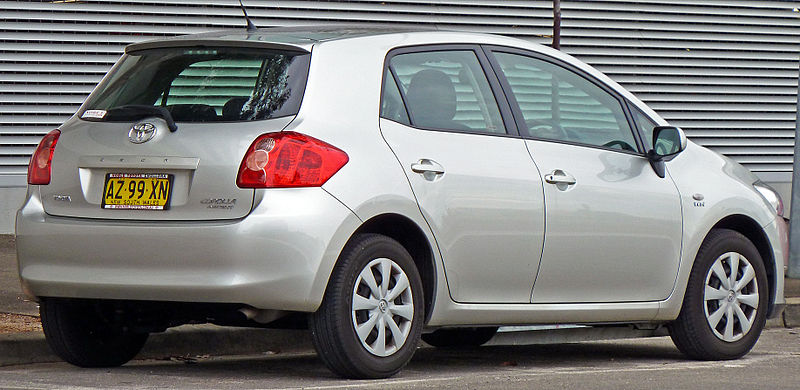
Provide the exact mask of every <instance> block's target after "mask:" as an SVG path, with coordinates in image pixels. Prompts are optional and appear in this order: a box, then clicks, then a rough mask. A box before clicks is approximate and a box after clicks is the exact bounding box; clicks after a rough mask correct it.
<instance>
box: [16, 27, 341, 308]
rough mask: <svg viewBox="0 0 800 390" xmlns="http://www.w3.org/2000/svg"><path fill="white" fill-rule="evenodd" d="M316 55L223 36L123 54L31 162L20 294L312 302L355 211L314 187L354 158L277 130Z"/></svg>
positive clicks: (294, 105) (20, 244) (298, 98)
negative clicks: (320, 274) (325, 263)
mask: <svg viewBox="0 0 800 390" xmlns="http://www.w3.org/2000/svg"><path fill="white" fill-rule="evenodd" d="M310 56H311V54H310V45H309V46H303V45H295V46H292V45H287V44H269V43H263V42H257V43H253V42H247V41H231V40H219V39H216V40H215V39H205V40H185V41H163V42H161V43H148V44H139V45H133V46H131V47H129V48H128V50H127V52H126V55H125V56H123V58H122V59H121V60H120V61H119V62H118V63H117V65H116V66H115V67H114V69H112V71H111V72H109V75H108V76H107V77H106V78H105V79H104V81H103V82H101V84H100V85H99V86H98V87H97V89H96V90H95V91H94V92H93V93H92V94H91V95H90V97H89V98H88V99H87V101H86V102H85V103H84V105H83V106H82V107H81V108H80V110H79V111H78V113H77V114H76V115H75V116H74V117H73V118H72V119H70V120H69V121H67V122H66V123H65V124H64V125H62V126H61V127H59V128H58V129H56V130H54V131H52V132H51V133H49V134H48V135H47V136H46V137H45V138H44V139H43V140H42V143H41V144H40V145H39V148H38V149H37V151H36V153H35V154H34V156H33V158H32V160H31V165H30V167H29V184H30V185H29V188H28V195H27V199H26V201H25V203H24V205H23V207H22V208H21V209H20V210H19V212H18V214H17V222H16V234H17V251H18V259H19V271H20V277H21V279H22V283H23V289H24V291H25V292H26V294H28V295H30V296H32V297H34V298H36V299H41V298H42V297H62V298H88V299H118V300H149V301H173V302H207V303H212V302H216V303H236V304H246V305H250V306H254V307H258V308H269V309H280V310H298V311H311V310H313V309H314V308H315V304H316V302H314V300H312V299H309V295H310V294H311V291H312V290H313V288H312V284H313V282H314V278H315V275H316V271H317V269H318V267H319V264H320V262H321V259H322V258H323V256H325V254H326V251H328V250H329V248H328V247H329V246H331V245H333V246H337V245H339V246H341V245H343V242H341V243H339V242H337V238H335V237H338V236H339V235H341V234H337V233H338V232H339V230H348V229H355V226H356V223H357V218H356V217H355V216H354V215H353V214H352V212H350V211H349V210H348V209H347V208H346V207H344V206H343V205H342V204H341V203H340V202H338V201H337V200H336V199H334V198H333V197H332V196H330V195H329V194H328V193H327V192H325V191H324V190H322V188H320V186H321V185H322V184H323V183H324V182H325V181H326V180H327V179H328V178H329V177H330V176H332V175H333V174H335V173H336V171H337V170H338V169H339V168H341V167H342V166H343V165H344V164H346V163H347V154H346V153H344V152H343V151H341V150H339V149H337V148H336V147H335V146H332V145H328V144H326V143H325V142H322V141H319V140H316V139H314V138H311V137H308V136H305V135H303V134H298V133H291V132H281V131H282V130H283V129H284V128H285V127H286V126H287V125H288V124H289V123H290V122H291V121H292V120H293V119H294V117H295V116H296V115H297V112H298V110H299V107H300V104H301V102H302V97H303V95H304V88H305V85H306V78H307V73H308V69H309V62H310ZM350 225H353V226H350ZM343 239H344V238H342V239H341V240H343ZM337 249H338V248H337Z"/></svg>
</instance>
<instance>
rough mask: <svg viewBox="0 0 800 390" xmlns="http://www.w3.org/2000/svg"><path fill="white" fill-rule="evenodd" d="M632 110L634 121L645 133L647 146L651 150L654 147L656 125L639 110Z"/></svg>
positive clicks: (634, 108)
mask: <svg viewBox="0 0 800 390" xmlns="http://www.w3.org/2000/svg"><path fill="white" fill-rule="evenodd" d="M629 106H630V104H629ZM632 108H633V109H632V110H631V111H632V112H633V119H634V120H635V121H636V124H637V125H639V129H640V130H642V132H643V133H644V137H645V145H647V148H648V149H650V148H652V147H653V129H655V128H656V123H655V122H653V120H652V119H650V117H648V116H647V115H645V114H644V113H643V112H642V111H640V110H639V109H638V108H636V107H632Z"/></svg>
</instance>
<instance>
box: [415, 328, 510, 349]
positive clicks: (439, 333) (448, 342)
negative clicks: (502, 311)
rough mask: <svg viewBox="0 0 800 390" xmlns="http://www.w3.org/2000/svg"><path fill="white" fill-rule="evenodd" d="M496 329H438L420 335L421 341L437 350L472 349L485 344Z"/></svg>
mask: <svg viewBox="0 0 800 390" xmlns="http://www.w3.org/2000/svg"><path fill="white" fill-rule="evenodd" d="M495 333H497V327H496V326H491V327H481V328H452V329H439V330H436V331H434V332H431V333H425V334H423V335H422V341H424V342H426V343H428V344H430V345H431V346H434V347H437V348H472V347H480V346H481V345H483V344H486V343H487V342H488V341H489V340H491V339H492V337H494V335H495Z"/></svg>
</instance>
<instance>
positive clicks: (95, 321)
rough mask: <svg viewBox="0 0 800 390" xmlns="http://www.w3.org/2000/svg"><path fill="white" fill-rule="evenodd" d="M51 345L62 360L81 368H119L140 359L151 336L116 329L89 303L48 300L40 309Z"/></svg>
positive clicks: (45, 300) (43, 327) (44, 301)
mask: <svg viewBox="0 0 800 390" xmlns="http://www.w3.org/2000/svg"><path fill="white" fill-rule="evenodd" d="M39 313H40V315H41V320H42V329H43V330H44V335H45V338H46V339H47V344H48V345H50V349H52V350H53V352H55V354H56V355H58V357H60V358H61V359H64V361H66V362H67V363H70V364H74V365H76V366H79V367H117V366H121V365H123V364H125V363H127V362H128V361H130V360H131V359H133V357H134V356H136V354H137V353H139V351H140V350H141V349H142V346H144V343H145V341H147V336H148V333H135V332H130V331H127V330H125V329H124V328H123V327H122V326H117V325H112V324H111V323H109V322H108V321H107V319H106V318H105V316H104V315H103V314H102V311H101V310H100V308H99V307H98V306H97V305H96V304H94V303H92V302H88V301H78V300H64V299H44V300H42V302H41V304H40V306H39Z"/></svg>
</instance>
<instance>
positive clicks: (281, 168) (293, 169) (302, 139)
mask: <svg viewBox="0 0 800 390" xmlns="http://www.w3.org/2000/svg"><path fill="white" fill-rule="evenodd" d="M348 161H349V157H347V153H345V152H343V151H342V150H340V149H338V148H336V147H335V146H332V145H330V144H327V143H325V142H322V141H320V140H318V139H316V138H313V137H309V136H307V135H304V134H300V133H295V132H291V131H287V132H279V133H268V134H263V135H261V136H259V137H258V138H256V140H255V141H254V142H253V144H252V145H250V147H249V148H248V149H247V153H245V155H244V158H243V159H242V164H241V165H240V166H239V175H238V176H237V178H236V185H237V186H239V187H241V188H286V187H319V186H321V185H323V184H325V182H326V181H328V179H330V178H331V177H332V176H333V175H334V174H335V173H336V172H338V171H339V169H341V168H342V167H343V166H344V165H345V164H347V162H348Z"/></svg>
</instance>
